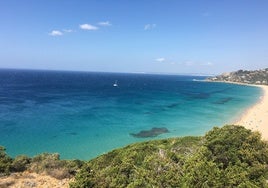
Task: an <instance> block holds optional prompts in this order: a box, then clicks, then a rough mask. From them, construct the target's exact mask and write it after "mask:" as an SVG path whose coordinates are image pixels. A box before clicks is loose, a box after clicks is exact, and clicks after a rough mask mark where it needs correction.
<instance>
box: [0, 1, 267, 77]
mask: <svg viewBox="0 0 268 188" xmlns="http://www.w3.org/2000/svg"><path fill="white" fill-rule="evenodd" d="M267 10H268V1H267V0H256V1H255V0H219V1H215V0H17V1H15V0H1V1H0V68H17V69H46V70H75V71H76V70H77V71H101V72H148V73H172V74H173V73H175V74H185V73H191V74H192V73H197V74H199V73H202V74H219V73H222V72H229V71H235V70H239V69H247V70H255V69H262V68H267V67H268V11H267Z"/></svg>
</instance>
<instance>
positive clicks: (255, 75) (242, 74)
mask: <svg viewBox="0 0 268 188" xmlns="http://www.w3.org/2000/svg"><path fill="white" fill-rule="evenodd" d="M207 80H209V81H219V82H239V83H245V84H258V85H268V68H266V69H261V70H254V71H247V70H239V71H235V72H230V73H224V74H221V75H219V76H215V77H209V78H208V79H207Z"/></svg>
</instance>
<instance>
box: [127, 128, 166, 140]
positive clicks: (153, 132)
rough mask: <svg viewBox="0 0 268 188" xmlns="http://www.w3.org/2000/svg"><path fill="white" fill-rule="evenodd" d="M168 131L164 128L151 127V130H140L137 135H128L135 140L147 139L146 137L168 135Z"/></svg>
mask: <svg viewBox="0 0 268 188" xmlns="http://www.w3.org/2000/svg"><path fill="white" fill-rule="evenodd" d="M168 132H169V131H168V129H167V128H165V127H160V128H158V127H153V128H152V129H151V130H142V131H140V132H139V133H130V135H131V136H134V137H136V138H148V137H156V136H158V135H160V134H163V133H168Z"/></svg>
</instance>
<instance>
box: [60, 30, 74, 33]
mask: <svg viewBox="0 0 268 188" xmlns="http://www.w3.org/2000/svg"><path fill="white" fill-rule="evenodd" d="M63 31H64V32H65V33H72V32H74V31H73V30H72V29H63Z"/></svg>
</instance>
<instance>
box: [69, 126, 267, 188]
mask: <svg viewBox="0 0 268 188" xmlns="http://www.w3.org/2000/svg"><path fill="white" fill-rule="evenodd" d="M267 163H268V145H267V143H266V142H264V141H262V140H261V137H260V134H258V133H253V132H251V131H250V130H247V129H245V128H244V127H241V126H232V125H228V126H224V127H223V128H214V129H213V130H211V131H209V132H208V133H207V134H206V135H205V136H204V137H184V138H172V139H165V140H156V141H149V142H144V143H137V144H132V145H129V146H127V147H125V148H121V149H116V150H114V151H111V152H109V153H107V154H105V155H102V156H100V157H98V158H96V159H93V160H91V161H89V162H87V163H86V164H85V165H84V166H83V167H82V169H81V171H80V172H78V174H77V175H76V176H75V182H74V183H71V187H72V188H78V187H239V186H241V187H267V186H268V184H267V182H266V179H267V172H268V168H267Z"/></svg>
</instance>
